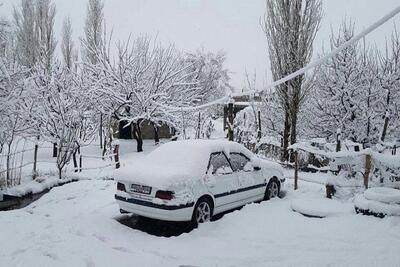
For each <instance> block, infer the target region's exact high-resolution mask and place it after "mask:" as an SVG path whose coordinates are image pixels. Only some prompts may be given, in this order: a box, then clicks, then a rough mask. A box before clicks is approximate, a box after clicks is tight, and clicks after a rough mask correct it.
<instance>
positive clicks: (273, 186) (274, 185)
mask: <svg viewBox="0 0 400 267" xmlns="http://www.w3.org/2000/svg"><path fill="white" fill-rule="evenodd" d="M280 190H281V186H280V184H279V182H278V180H277V179H275V178H272V179H271V180H270V181H269V183H268V185H267V189H266V190H265V197H264V200H270V199H271V198H276V197H279V194H280Z"/></svg>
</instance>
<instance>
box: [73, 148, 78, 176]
mask: <svg viewBox="0 0 400 267" xmlns="http://www.w3.org/2000/svg"><path fill="white" fill-rule="evenodd" d="M72 161H73V162H74V172H78V161H77V160H76V150H75V152H74V153H73V154H72Z"/></svg>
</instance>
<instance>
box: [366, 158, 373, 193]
mask: <svg viewBox="0 0 400 267" xmlns="http://www.w3.org/2000/svg"><path fill="white" fill-rule="evenodd" d="M371 161H372V158H371V155H370V154H367V155H365V172H364V187H365V189H368V181H369V174H370V172H371Z"/></svg>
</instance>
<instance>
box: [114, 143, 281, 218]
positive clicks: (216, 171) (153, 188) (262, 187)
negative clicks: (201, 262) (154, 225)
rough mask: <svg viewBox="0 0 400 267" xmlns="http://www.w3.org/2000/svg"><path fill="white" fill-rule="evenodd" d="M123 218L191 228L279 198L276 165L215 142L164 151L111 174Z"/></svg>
mask: <svg viewBox="0 0 400 267" xmlns="http://www.w3.org/2000/svg"><path fill="white" fill-rule="evenodd" d="M114 178H115V180H116V181H117V192H116V194H115V199H116V200H117V202H118V204H119V207H120V211H121V213H134V214H137V215H140V216H144V217H149V218H153V219H159V220H165V221H191V222H192V223H193V224H194V225H197V224H198V223H203V222H206V221H209V220H210V219H211V217H212V216H214V215H216V214H219V213H222V212H225V211H228V210H232V209H235V208H237V207H241V206H244V205H246V204H248V203H251V202H255V201H260V200H264V199H265V200H268V199H270V198H274V197H277V196H278V195H279V193H280V190H281V189H282V187H283V184H284V181H285V179H284V177H283V170H282V168H281V166H280V165H278V164H276V163H272V162H269V161H266V160H263V159H260V158H258V157H256V156H255V155H254V154H253V153H252V152H250V151H249V150H248V149H246V148H245V147H244V146H242V145H240V144H238V143H235V142H228V141H219V140H187V141H176V142H170V143H167V144H164V145H162V146H161V147H159V148H158V149H156V150H154V151H153V152H151V153H150V154H148V155H146V156H144V157H143V158H142V159H140V160H138V161H136V162H132V163H131V164H129V166H125V167H123V168H121V169H120V170H119V171H117V172H116V173H115V177H114Z"/></svg>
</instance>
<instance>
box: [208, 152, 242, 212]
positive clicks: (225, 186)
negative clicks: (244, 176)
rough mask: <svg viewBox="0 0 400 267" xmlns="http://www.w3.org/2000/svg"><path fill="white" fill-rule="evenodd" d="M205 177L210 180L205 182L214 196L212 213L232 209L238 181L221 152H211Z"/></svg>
mask: <svg viewBox="0 0 400 267" xmlns="http://www.w3.org/2000/svg"><path fill="white" fill-rule="evenodd" d="M207 177H208V178H207V179H209V180H211V181H212V182H209V183H206V184H207V186H208V188H209V191H210V192H211V193H212V194H213V195H214V198H215V207H214V213H215V214H216V213H219V212H222V211H226V210H229V209H232V207H234V206H235V202H237V200H238V199H237V195H236V194H235V192H236V191H237V190H238V188H239V181H238V178H237V176H236V173H234V172H233V170H232V167H231V164H230V163H229V160H228V158H227V157H226V155H225V154H224V153H223V152H217V153H213V154H211V156H210V161H209V167H208V172H207Z"/></svg>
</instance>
